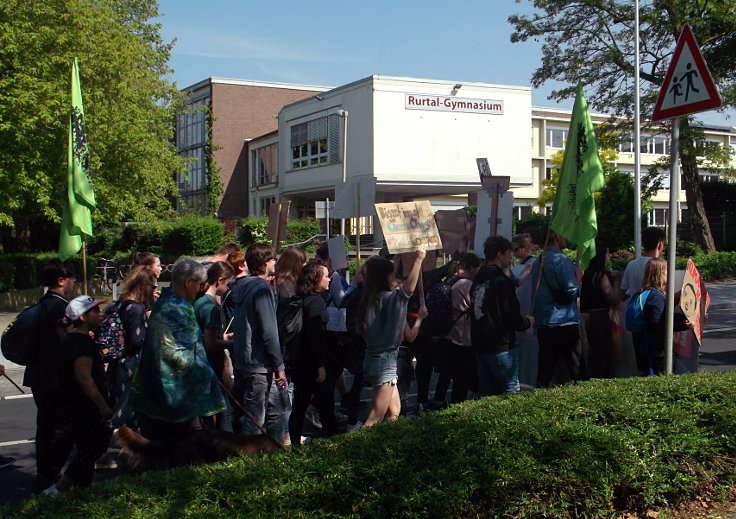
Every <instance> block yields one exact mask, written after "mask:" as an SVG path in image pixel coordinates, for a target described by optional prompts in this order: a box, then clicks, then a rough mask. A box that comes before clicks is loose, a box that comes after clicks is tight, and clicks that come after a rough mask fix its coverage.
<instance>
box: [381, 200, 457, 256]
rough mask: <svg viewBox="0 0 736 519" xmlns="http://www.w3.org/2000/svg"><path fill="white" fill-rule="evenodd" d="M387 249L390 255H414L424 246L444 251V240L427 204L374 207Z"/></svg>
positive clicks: (420, 201)
mask: <svg viewBox="0 0 736 519" xmlns="http://www.w3.org/2000/svg"><path fill="white" fill-rule="evenodd" d="M375 207H376V215H377V216H378V221H379V222H380V223H381V231H382V232H383V238H384V240H385V242H386V247H387V248H388V251H389V252H390V253H391V254H400V253H402V252H411V251H414V250H416V249H417V247H419V246H420V245H422V244H426V245H427V250H438V249H442V240H441V239H440V233H439V231H438V229H437V224H436V223H435V221H434V214H433V213H432V206H431V204H430V203H429V201H428V200H418V201H415V202H401V203H391V204H375Z"/></svg>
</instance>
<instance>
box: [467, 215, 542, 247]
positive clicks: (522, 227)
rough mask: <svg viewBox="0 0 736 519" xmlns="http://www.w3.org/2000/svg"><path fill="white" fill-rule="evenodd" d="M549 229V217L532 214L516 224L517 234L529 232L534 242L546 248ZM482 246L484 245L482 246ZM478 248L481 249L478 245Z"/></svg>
mask: <svg viewBox="0 0 736 519" xmlns="http://www.w3.org/2000/svg"><path fill="white" fill-rule="evenodd" d="M548 227H549V216H546V215H543V214H540V213H532V214H531V215H529V216H528V217H526V218H524V219H523V220H519V221H518V222H517V223H516V231H515V233H516V234H521V233H524V232H528V233H529V234H530V235H531V237H532V242H533V243H535V244H537V245H539V246H540V247H542V248H544V242H545V240H546V239H547V228H548ZM481 246H482V244H481ZM476 248H479V247H478V245H477V244H476Z"/></svg>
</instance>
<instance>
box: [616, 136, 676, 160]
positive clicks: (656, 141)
mask: <svg viewBox="0 0 736 519" xmlns="http://www.w3.org/2000/svg"><path fill="white" fill-rule="evenodd" d="M639 142H640V143H641V145H640V146H639V152H640V153H646V154H649V155H668V154H669V152H670V138H669V137H666V136H664V135H642V136H641V138H640V141H639ZM618 151H619V152H621V153H634V135H633V134H628V135H626V136H624V137H623V138H622V139H621V143H620V144H619V145H618Z"/></svg>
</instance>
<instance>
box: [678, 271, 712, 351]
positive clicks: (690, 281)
mask: <svg viewBox="0 0 736 519" xmlns="http://www.w3.org/2000/svg"><path fill="white" fill-rule="evenodd" d="M704 288H705V285H704V284H703V282H702V279H701V278H700V273H699V272H698V269H697V268H696V267H695V263H693V260H688V261H687V270H686V271H685V278H684V279H683V280H682V292H681V293H680V308H681V309H682V313H684V314H685V317H687V319H688V321H690V322H691V323H692V324H693V332H694V333H695V337H696V338H697V339H698V342H699V343H700V344H703V322H704V319H705V314H706V312H707V310H708V303H709V302H710V297H708V293H707V292H705V293H703V292H704Z"/></svg>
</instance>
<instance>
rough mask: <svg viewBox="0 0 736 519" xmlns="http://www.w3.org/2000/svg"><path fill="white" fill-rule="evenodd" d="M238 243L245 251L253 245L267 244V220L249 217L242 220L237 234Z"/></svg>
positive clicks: (265, 218)
mask: <svg viewBox="0 0 736 519" xmlns="http://www.w3.org/2000/svg"><path fill="white" fill-rule="evenodd" d="M238 241H239V242H240V243H242V244H243V247H244V248H246V249H247V248H248V247H249V246H251V245H252V244H254V243H265V242H268V241H269V240H268V218H267V217H265V216H249V217H248V218H246V219H245V220H243V221H242V223H241V227H240V231H239V232H238Z"/></svg>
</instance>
